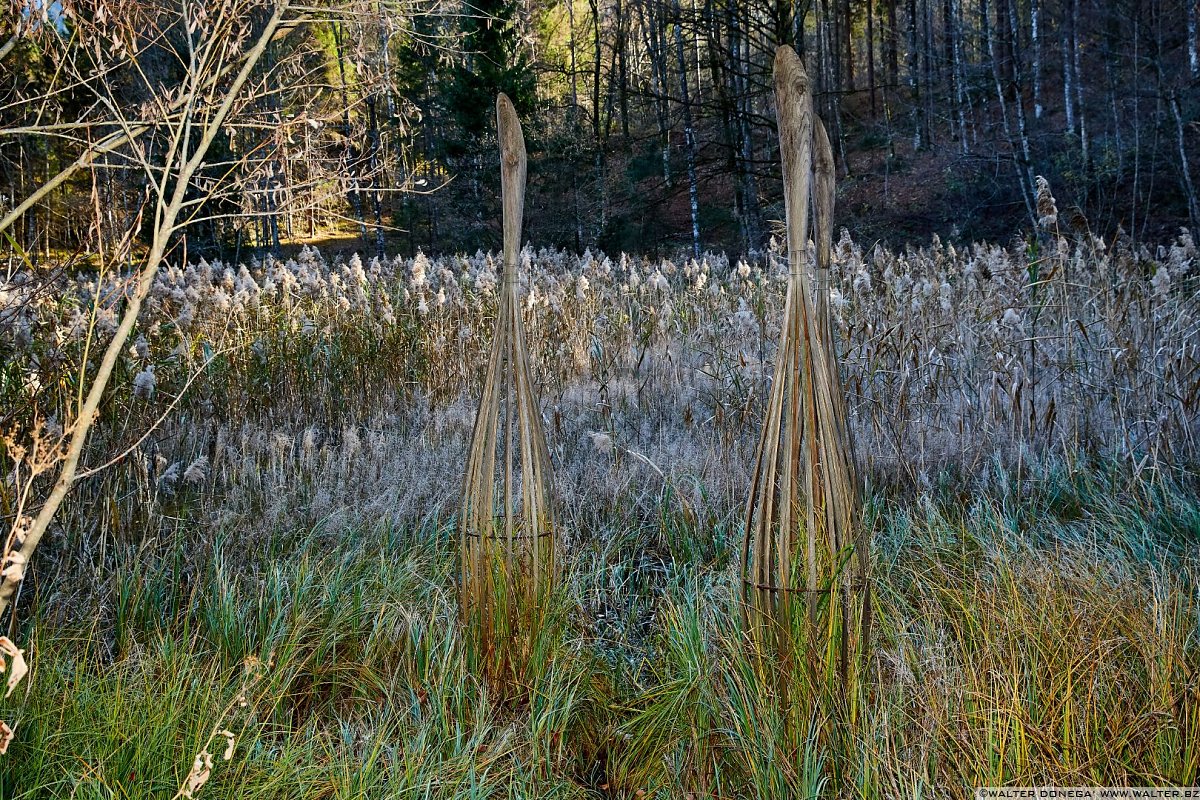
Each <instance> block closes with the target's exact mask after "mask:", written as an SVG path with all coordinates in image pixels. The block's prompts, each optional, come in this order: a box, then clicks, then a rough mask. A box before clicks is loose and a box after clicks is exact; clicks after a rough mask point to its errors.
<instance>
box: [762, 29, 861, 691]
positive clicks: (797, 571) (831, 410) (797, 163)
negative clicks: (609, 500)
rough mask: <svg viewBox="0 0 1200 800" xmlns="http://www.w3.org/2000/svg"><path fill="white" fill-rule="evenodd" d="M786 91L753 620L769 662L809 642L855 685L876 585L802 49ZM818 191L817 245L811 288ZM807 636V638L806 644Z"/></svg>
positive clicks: (788, 61)
mask: <svg viewBox="0 0 1200 800" xmlns="http://www.w3.org/2000/svg"><path fill="white" fill-rule="evenodd" d="M775 93H776V107H777V108H776V111H777V114H778V119H779V138H780V155H781V159H782V162H783V184H784V207H785V213H786V217H787V220H786V227H787V241H788V259H789V264H790V270H791V271H790V278H789V281H788V291H787V299H786V304H785V308H784V323H783V332H782V334H781V336H780V341H779V350H778V353H777V356H776V359H777V360H776V364H775V370H774V380H773V382H772V385H771V395H770V400H769V402H768V405H767V412H766V417H765V419H764V422H763V432H762V439H761V440H760V442H759V446H758V451H757V454H756V457H755V467H754V477H753V479H752V482H751V490H750V497H749V499H748V501H747V504H746V520H745V538H744V541H743V546H742V585H743V599H744V601H745V604H744V622H745V624H746V626H747V629H748V631H749V632H750V634H751V636H752V638H753V639H754V641H755V643H756V644H757V645H758V646H759V647H760V648H761V649H762V651H763V652H764V654H766V653H767V652H768V651H772V650H773V651H775V655H776V656H777V657H778V659H779V662H780V664H779V665H780V667H781V668H784V667H786V666H787V661H788V659H789V657H790V654H791V653H793V652H794V645H795V644H796V643H797V641H801V642H803V641H807V642H808V650H809V652H810V653H814V654H817V655H821V654H822V653H826V654H828V656H829V660H828V661H827V664H829V665H830V666H832V657H833V653H834V652H835V650H834V647H835V645H837V646H839V647H838V650H839V651H840V653H839V658H838V661H839V662H840V664H839V666H840V672H841V675H842V677H843V679H844V678H845V677H846V676H847V674H848V668H849V658H850V647H851V638H852V637H853V631H854V629H855V628H856V627H858V626H859V625H861V626H862V632H863V634H864V636H865V633H866V628H867V626H868V625H869V619H867V617H866V616H865V614H864V615H863V616H862V617H861V619H860V621H858V622H856V621H855V620H854V619H853V616H854V614H853V613H852V605H853V603H852V596H851V595H852V588H854V584H856V583H857V584H859V585H860V586H861V587H863V588H865V584H866V569H867V566H868V564H869V559H868V553H867V543H866V541H865V538H864V534H863V533H862V525H861V509H860V499H859V491H858V482H857V478H856V476H855V467H854V454H853V450H852V446H851V441H850V437H849V433H848V428H847V420H846V400H845V397H844V395H843V391H842V387H841V380H840V378H839V375H838V369H837V363H836V351H835V349H834V346H833V331H832V322H831V318H830V309H829V297H828V295H829V265H830V243H831V232H832V224H833V194H834V176H833V157H832V152H831V149H830V147H829V138H828V136H827V135H826V133H825V129H824V126H823V125H821V123H820V121H819V120H815V118H814V115H813V111H812V96H811V93H810V91H809V82H808V76H807V74H806V73H805V71H804V67H803V65H802V64H801V62H800V59H799V58H798V57H797V56H796V53H795V51H793V50H792V49H791V48H790V47H786V46H785V47H781V48H780V49H779V51H778V52H777V54H776V57H775ZM814 150H815V158H814ZM814 173H815V176H814ZM814 178H815V179H814ZM810 188H811V191H812V196H813V199H814V203H813V205H814V215H813V216H814V227H815V233H816V240H817V264H816V271H815V276H813V278H811V279H810V276H809V273H808V266H807V243H808V212H809V208H808V205H809V193H810ZM855 551H856V553H857V558H856V563H857V572H858V575H857V576H855V578H854V579H852V578H851V576H850V575H849V569H848V564H849V561H850V558H851V556H852V555H853V554H855ZM801 597H803V598H804V602H803V603H802V604H801V603H799V602H798V601H799V598H801ZM839 598H840V601H841V602H840V603H839V602H838V600H839ZM839 606H840V609H839ZM864 607H865V605H864ZM839 610H840V613H839ZM805 617H806V618H807V619H808V621H809V625H808V626H806V627H807V632H806V633H801V631H800V626H799V625H798V623H799V622H800V621H801V620H802V619H804V618H805ZM839 617H840V619H839ZM819 631H824V632H826V636H825V637H824V639H818V638H817V634H818V632H819ZM798 634H799V635H801V636H802V637H803V638H801V639H799V640H797V638H796V637H797V635H798ZM835 640H840V641H835Z"/></svg>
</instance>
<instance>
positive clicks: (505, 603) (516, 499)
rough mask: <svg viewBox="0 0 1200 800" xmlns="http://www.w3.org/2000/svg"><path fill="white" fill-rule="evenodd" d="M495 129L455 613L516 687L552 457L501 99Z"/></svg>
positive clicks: (542, 570)
mask: <svg viewBox="0 0 1200 800" xmlns="http://www.w3.org/2000/svg"><path fill="white" fill-rule="evenodd" d="M496 123H497V127H498V134H499V144H500V185H501V194H502V196H503V213H504V278H503V281H504V282H503V286H502V288H501V291H500V303H499V313H498V315H497V319H496V331H495V335H494V337H493V340H492V349H491V355H490V357H489V360H488V366H487V373H486V376H485V378H484V384H483V397H482V398H481V400H480V404H479V411H478V413H477V415H476V418H475V429H474V433H473V435H472V441H471V449H470V453H469V456H468V458H467V470H466V477H465V479H464V483H463V504H462V516H461V519H460V530H459V538H460V548H461V555H462V563H461V570H462V572H461V575H460V580H459V603H460V613H461V615H462V621H463V624H464V626H465V627H466V629H467V632H468V635H469V636H472V637H474V642H475V644H476V645H477V647H478V648H479V649H478V652H479V655H480V659H481V661H482V666H483V668H484V671H485V673H486V674H488V675H489V677H492V678H497V679H500V680H504V679H505V678H509V677H519V675H520V673H521V671H522V664H523V663H524V662H525V660H526V659H527V658H528V656H529V654H530V650H531V648H532V646H533V642H534V638H535V636H536V634H537V632H538V627H539V626H540V624H541V622H542V617H543V611H544V607H545V604H546V600H547V598H548V596H549V592H550V589H551V586H552V584H553V581H554V564H555V558H554V534H555V520H554V512H553V509H552V507H551V505H550V486H551V474H550V456H549V452H548V450H547V448H546V438H545V434H544V433H543V432H542V418H541V409H540V407H539V405H538V398H537V392H536V391H535V389H534V385H533V377H532V374H531V373H530V369H529V353H528V348H527V345H526V341H525V327H524V325H523V323H522V320H521V305H520V303H519V301H518V299H517V266H518V259H519V253H520V240H521V216H522V207H523V203H524V194H525V139H524V136H523V135H522V133H521V123H520V121H519V120H518V119H517V114H516V110H515V109H514V108H513V105H512V103H511V102H510V101H509V99H508V97H506V96H505V95H503V94H501V95H500V96H499V97H498V98H497V100H496ZM497 473H498V474H497Z"/></svg>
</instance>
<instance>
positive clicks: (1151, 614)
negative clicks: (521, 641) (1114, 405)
mask: <svg viewBox="0 0 1200 800" xmlns="http://www.w3.org/2000/svg"><path fill="white" fill-rule="evenodd" d="M994 481H995V485H996V486H997V487H1000V488H998V490H997V491H996V493H995V494H994V495H993V496H991V497H987V496H977V497H972V498H970V499H969V500H963V499H962V498H960V497H958V496H957V495H956V493H954V492H950V491H947V492H945V493H943V494H940V495H934V496H931V497H930V498H929V499H928V500H926V501H923V502H918V503H913V502H911V501H907V500H904V501H901V500H885V499H881V498H878V497H876V498H873V499H872V505H873V506H874V507H875V509H876V511H877V512H878V516H879V528H878V533H877V535H876V540H875V545H876V553H877V555H876V558H877V585H878V587H879V593H878V596H877V611H878V627H877V631H878V642H879V646H878V650H877V655H876V657H874V658H873V659H872V660H871V661H870V662H869V664H868V666H867V668H866V671H865V673H864V674H863V676H862V678H861V680H859V681H858V682H857V683H858V685H859V686H860V687H861V688H860V691H861V693H862V694H861V696H856V695H851V696H850V698H851V701H852V702H853V704H852V705H850V706H842V707H839V706H838V705H837V703H838V702H841V700H840V698H843V697H844V696H845V695H843V693H842V691H841V689H840V682H839V681H838V680H837V676H836V675H835V674H833V675H831V674H830V673H829V672H828V670H827V668H826V669H825V671H822V670H821V669H812V670H807V669H798V670H796V672H795V673H794V676H793V678H792V680H793V681H794V684H793V686H792V688H791V691H789V693H788V701H787V702H780V699H779V690H780V687H779V683H778V681H777V678H776V676H774V675H772V674H770V673H765V672H764V671H763V670H761V668H760V665H759V663H758V661H757V659H755V658H754V657H753V656H752V654H750V652H749V651H748V648H747V647H746V646H745V642H744V641H743V640H742V639H741V638H740V634H738V633H737V626H736V620H737V615H738V613H739V612H738V596H739V590H738V588H737V587H738V583H737V563H736V559H730V560H725V561H722V560H721V559H718V560H716V561H713V560H711V559H709V558H707V557H706V556H704V555H703V553H702V551H700V550H697V549H695V548H691V547H689V546H685V545H684V544H683V542H682V541H681V542H680V543H679V544H678V545H676V546H675V548H674V550H673V552H675V553H677V554H678V555H677V556H671V557H669V560H667V561H666V562H665V569H664V570H662V571H657V570H651V571H647V564H646V562H645V561H644V560H640V559H643V555H642V554H641V553H640V552H639V551H637V550H635V549H632V548H617V549H615V550H614V549H612V545H611V542H609V541H607V540H606V537H598V538H597V539H596V540H594V541H588V542H583V543H581V544H580V546H579V547H578V548H574V549H573V554H572V556H571V558H570V559H569V560H567V562H566V563H565V564H564V574H563V576H562V580H561V581H560V582H559V584H558V586H557V588H556V590H555V592H554V596H553V602H552V604H551V606H550V608H551V609H552V611H553V613H554V614H556V615H559V617H560V619H561V624H560V625H558V626H557V627H555V628H554V633H553V635H551V634H549V633H548V634H547V635H546V636H545V637H544V638H543V640H542V644H541V645H540V647H541V648H542V649H541V650H540V651H538V652H539V655H538V656H537V657H536V658H534V659H531V665H532V666H531V667H530V668H529V669H528V670H527V671H526V672H525V673H524V674H525V678H524V683H523V686H522V694H523V696H524V698H525V700H523V701H522V702H512V701H511V699H505V698H503V697H501V696H500V695H499V694H498V693H497V692H496V691H494V689H493V687H492V686H491V684H490V683H489V682H488V681H487V680H484V679H481V677H480V675H479V673H478V671H477V670H475V669H473V668H472V665H471V659H472V657H473V656H472V652H471V644H470V642H469V641H468V640H467V639H466V638H464V637H463V636H461V635H460V633H459V629H458V625H457V610H456V603H455V599H454V597H455V592H456V590H455V578H454V576H455V573H456V552H455V551H456V546H455V535H454V532H453V529H452V528H449V527H446V526H445V525H438V526H433V527H428V528H422V529H404V528H380V529H375V530H372V529H362V530H355V531H342V532H340V535H339V537H338V539H337V541H339V542H340V545H339V546H338V547H336V548H330V547H329V542H330V538H329V534H330V532H329V531H322V530H317V531H312V532H307V533H306V532H305V531H302V530H296V531H280V532H279V534H278V535H277V536H276V537H274V538H273V539H272V541H271V543H270V544H269V545H268V546H266V547H263V548H262V549H261V550H256V551H254V552H245V551H243V550H242V549H241V548H240V544H239V541H238V539H237V538H236V537H231V536H225V537H218V538H217V539H215V540H208V541H204V540H203V538H202V537H201V538H197V536H198V534H192V535H191V536H181V538H180V539H179V541H177V542H174V543H169V544H166V545H164V546H163V547H162V548H161V549H159V550H157V551H155V552H154V554H153V555H149V554H147V553H146V552H143V553H142V555H141V556H140V557H138V556H136V554H135V553H134V552H133V551H129V552H127V553H124V554H120V563H122V564H125V565H126V569H128V570H129V571H130V574H131V576H136V578H137V581H136V584H137V588H136V589H135V588H130V584H132V583H133V581H132V580H130V581H127V582H126V583H124V584H118V583H107V584H105V585H104V586H103V587H98V590H97V594H96V595H95V596H94V597H91V598H90V600H89V601H88V602H90V603H91V604H93V605H92V606H91V608H93V609H94V611H95V612H99V613H94V612H93V611H89V607H88V606H80V608H79V611H80V613H79V614H78V616H75V617H73V618H72V619H65V620H64V619H62V618H55V617H45V618H43V617H41V616H37V615H35V616H34V617H32V618H30V619H29V622H28V623H27V625H28V635H27V636H26V637H25V640H26V641H28V642H29V643H30V644H29V651H30V654H31V656H32V658H31V664H32V665H33V668H34V674H33V675H32V676H31V677H32V680H31V681H30V682H29V684H28V694H27V695H19V694H14V696H13V698H11V699H10V701H9V702H10V703H12V710H13V712H14V713H13V714H12V718H15V722H16V724H17V732H18V735H17V738H16V740H15V741H14V742H13V744H12V746H11V749H10V751H9V754H8V755H9V757H6V758H5V759H4V760H2V761H0V792H2V793H3V796H4V797H6V798H7V797H12V798H17V797H28V798H33V797H69V796H72V794H74V796H75V797H134V798H156V797H162V796H163V795H164V794H166V795H170V794H171V793H173V792H174V791H175V790H176V789H177V788H178V786H180V785H181V783H182V782H183V779H184V777H185V776H186V774H187V772H188V769H189V767H190V765H191V763H192V760H193V758H194V757H195V755H196V753H197V752H199V749H200V748H201V747H202V746H203V743H204V741H205V738H206V737H207V736H208V734H209V732H210V731H211V729H212V727H213V725H214V722H215V718H216V717H217V715H218V714H219V713H220V711H221V709H222V708H224V707H225V706H226V705H227V704H228V703H229V701H230V700H231V699H232V698H233V697H234V696H235V694H236V692H237V689H238V686H239V685H240V676H241V674H242V670H243V667H242V664H243V662H244V660H245V659H246V657H247V655H254V654H258V655H260V656H262V657H263V658H264V659H265V658H266V657H267V656H268V655H269V654H273V658H272V659H271V661H272V667H271V669H270V670H269V671H268V672H267V674H266V676H265V678H264V680H263V682H262V683H261V684H260V686H259V691H258V692H257V693H256V700H255V702H253V703H252V704H251V708H250V709H249V710H248V712H247V713H246V715H245V716H244V717H243V718H241V719H239V720H237V721H236V722H237V727H232V726H231V730H233V732H234V733H236V735H237V749H236V753H235V756H234V758H233V760H232V761H230V762H228V763H225V762H219V763H218V764H217V765H216V768H215V769H214V770H213V774H212V777H211V778H210V780H209V782H208V783H207V784H206V785H205V786H204V787H203V788H202V790H201V792H200V794H199V796H201V797H204V798H214V799H215V798H221V797H228V798H246V797H249V798H257V797H261V798H268V797H269V798H330V797H335V798H342V797H365V796H369V797H373V798H374V797H397V798H418V797H452V798H458V797H461V798H474V797H589V796H590V797H604V796H611V797H632V796H634V795H635V794H636V793H637V791H638V790H639V789H642V790H644V791H645V792H646V794H647V795H649V796H657V797H680V798H683V797H688V796H692V797H710V798H717V797H724V798H728V797H746V796H757V797H783V796H794V797H811V796H818V795H820V796H825V795H826V794H828V793H829V792H831V791H833V790H834V788H835V787H841V789H840V792H841V793H842V794H846V795H848V796H853V797H862V798H885V797H898V796H903V797H909V796H925V797H933V796H954V795H958V794H961V793H962V792H964V791H966V788H967V787H969V786H973V785H977V784H992V783H1016V784H1035V783H1058V784H1072V783H1075V784H1079V783H1086V784H1100V785H1107V784H1117V785H1119V784H1138V785H1140V784H1150V785H1158V784H1177V785H1178V784H1182V785H1190V784H1193V783H1195V782H1196V781H1197V780H1200V719H1198V717H1197V714H1196V708H1197V707H1198V704H1197V702H1196V701H1197V699H1198V697H1200V694H1198V693H1200V634H1198V633H1197V631H1198V630H1200V613H1198V608H1197V599H1196V598H1197V586H1198V581H1197V578H1198V577H1200V564H1198V563H1197V560H1196V552H1197V543H1198V542H1197V534H1196V520H1197V519H1200V506H1198V505H1197V503H1196V500H1195V493H1194V491H1193V489H1194V487H1193V486H1192V484H1190V483H1188V482H1186V481H1179V480H1173V479H1170V478H1168V477H1167V476H1165V475H1158V476H1156V477H1155V478H1154V479H1153V480H1147V479H1145V478H1143V479H1139V480H1137V481H1133V482H1131V481H1130V473H1129V471H1128V470H1127V469H1124V468H1121V467H1113V466H1111V465H1108V464H1105V463H1099V464H1093V465H1091V466H1089V467H1088V468H1087V469H1081V468H1075V469H1068V468H1065V467H1064V468H1061V469H1058V470H1055V471H1048V472H1039V473H1036V474H1033V475H1031V474H1030V473H1029V472H1026V474H1025V476H1024V478H1023V479H1022V482H1021V483H1016V479H1015V476H1013V475H998V476H996V477H995V478H994ZM1015 498H1020V499H1021V501H1022V502H1021V503H1020V504H1018V503H1016V502H1012V500H1014V499H1015ZM633 499H634V498H633V497H632V496H630V497H627V498H625V499H624V500H623V501H621V502H618V503H616V504H615V505H614V506H613V507H612V508H610V509H609V510H608V511H607V515H608V516H607V519H606V522H607V524H608V525H609V526H610V527H611V529H612V530H616V531H619V530H626V531H636V532H637V533H636V537H639V538H640V537H647V536H649V535H651V534H653V535H662V536H666V537H672V538H679V539H681V540H682V539H684V538H687V537H690V538H693V539H694V540H696V541H705V540H706V537H707V536H708V534H706V533H705V532H703V531H701V530H697V529H696V528H695V526H696V525H697V524H698V522H697V519H696V517H695V516H693V515H692V514H690V513H685V512H684V511H683V509H682V507H681V506H679V505H678V504H675V503H672V502H671V501H670V500H669V498H667V499H665V500H663V501H662V502H663V503H664V505H663V507H662V508H661V509H660V513H659V514H658V515H656V516H654V517H652V518H650V519H645V518H643V517H642V515H641V512H640V511H639V510H638V509H637V507H636V504H635V503H634V502H633ZM713 511H714V513H715V512H716V511H717V510H715V509H714V510H713ZM702 519H703V518H701V520H700V521H701V522H702ZM719 546H720V547H723V548H724V549H725V550H726V551H728V550H730V549H735V548H734V547H733V546H732V545H731V544H730V543H729V542H728V541H726V542H725V543H724V544H723V545H719ZM675 558H678V559H682V560H679V561H676V560H674V559H675ZM181 563H188V564H203V565H204V566H203V567H200V568H196V569H195V570H194V571H191V572H185V573H182V574H181V573H180V572H179V571H178V570H177V568H176V567H177V565H178V564H181ZM598 573H599V575H600V576H601V578H602V579H603V580H607V579H608V578H607V577H604V576H615V575H618V574H624V575H630V576H633V575H640V576H642V577H641V578H639V580H638V581H633V582H625V583H622V584H621V585H622V586H624V587H625V589H624V590H623V591H618V592H612V593H607V594H605V598H604V601H603V604H604V605H605V606H606V607H607V608H608V612H607V613H606V614H605V618H604V620H600V619H598V618H597V617H596V616H595V613H596V612H595V611H594V609H596V608H597V607H598V605H597V603H598V597H597V592H600V591H602V589H603V586H602V584H601V583H600V582H598V578H597V574H598ZM119 586H124V587H125V588H124V589H122V590H120V591H118V587H119ZM113 606H115V607H116V611H114V612H109V611H108V609H110V608H112V607H113ZM638 609H646V610H648V611H649V614H648V615H644V614H642V613H641V612H640V611H639V610H638ZM118 616H119V617H120V618H121V619H123V620H124V622H123V627H122V628H121V630H122V631H123V632H122V633H121V634H120V635H119V636H118V635H117V633H116V625H115V619H116V618H117V617H118ZM82 620H89V622H86V623H84V622H81V621H82ZM91 620H94V621H91ZM547 630H548V631H549V630H550V629H549V628H548V629H547ZM795 658H796V661H797V663H798V664H804V663H805V662H804V661H803V656H802V654H801V653H797V654H796V656H795ZM23 691H24V687H23ZM834 712H838V713H846V714H848V718H849V719H851V720H852V724H849V725H846V724H837V725H835V724H833V723H834V722H835V719H834V717H833V716H832V714H833V713H834ZM605 787H606V788H605Z"/></svg>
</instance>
